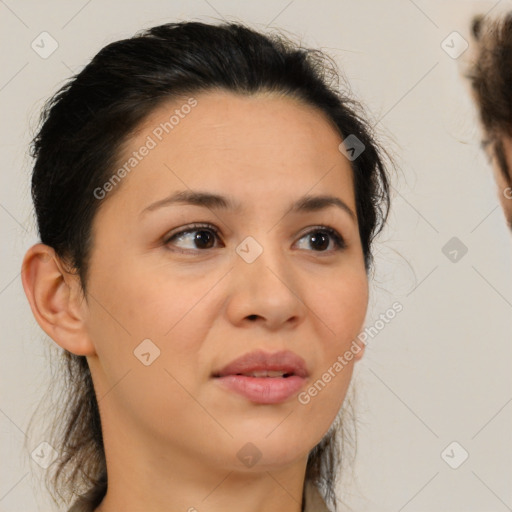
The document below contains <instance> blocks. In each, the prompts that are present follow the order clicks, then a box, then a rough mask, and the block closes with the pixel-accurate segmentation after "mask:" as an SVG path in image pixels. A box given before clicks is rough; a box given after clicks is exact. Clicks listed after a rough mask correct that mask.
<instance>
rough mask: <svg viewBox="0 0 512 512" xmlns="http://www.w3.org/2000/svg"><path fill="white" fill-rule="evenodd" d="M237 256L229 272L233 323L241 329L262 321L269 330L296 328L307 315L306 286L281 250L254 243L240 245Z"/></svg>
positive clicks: (230, 307) (230, 306)
mask: <svg viewBox="0 0 512 512" xmlns="http://www.w3.org/2000/svg"><path fill="white" fill-rule="evenodd" d="M256 244H258V245H256ZM258 246H259V247H258ZM237 253H238V257H237V259H236V260H235V261H236V263H235V266H234V268H233V270H232V271H231V272H230V275H231V286H230V288H231V300H230V302H229V304H228V315H229V316H230V318H231V321H232V322H233V323H235V324H239V325H240V324H242V323H244V322H245V323H247V322H256V321H259V322H260V323H262V324H264V325H265V327H266V328H267V329H270V330H276V329H280V328H283V327H286V326H289V327H291V326H294V327H296V326H297V325H298V324H299V323H300V322H301V321H302V320H303V319H304V317H305V314H306V312H307V308H306V306H305V304H304V302H303V301H304V298H303V291H304V290H303V287H304V284H305V283H301V282H300V279H299V277H298V276H297V275H296V274H295V273H294V271H293V268H291V266H290V265H289V263H288V262H287V261H286V257H285V255H284V254H282V249H281V252H280V249H278V248H277V247H276V248H274V247H271V244H270V242H269V243H266V244H265V245H264V244H259V243H258V242H256V241H255V240H254V239H253V240H249V241H247V242H246V244H245V245H244V243H242V244H240V246H239V247H238V248H237ZM246 256H248V257H246Z"/></svg>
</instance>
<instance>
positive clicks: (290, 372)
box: [212, 350, 308, 379]
mask: <svg viewBox="0 0 512 512" xmlns="http://www.w3.org/2000/svg"><path fill="white" fill-rule="evenodd" d="M229 375H245V376H248V377H254V378H267V379H271V378H279V377H282V378H285V379H286V378H289V377H293V376H296V377H302V378H306V377H308V371H307V368H306V363H305V361H304V359H302V357H300V356H298V355H297V354H295V353H294V352H291V351H289V350H284V351H279V352H274V353H268V352H265V351H263V350H257V351H255V352H250V353H247V354H244V355H243V356H241V357H239V358H237V359H235V360H233V361H231V363H229V364H228V365H226V366H225V367H224V368H222V369H221V370H218V371H215V372H214V373H213V375H212V376H213V377H215V378H219V377H226V376H229Z"/></svg>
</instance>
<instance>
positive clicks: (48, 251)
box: [21, 243, 96, 356]
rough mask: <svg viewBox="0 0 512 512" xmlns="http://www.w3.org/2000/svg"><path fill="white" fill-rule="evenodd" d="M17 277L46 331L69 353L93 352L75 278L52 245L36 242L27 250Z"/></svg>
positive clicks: (88, 353)
mask: <svg viewBox="0 0 512 512" xmlns="http://www.w3.org/2000/svg"><path fill="white" fill-rule="evenodd" d="M21 280H22V283H23V288H24V290H25V294H26V296H27V298H28V301H29V303H30V307H31V309H32V313H33V315H34V317H35V319H36V320H37V323H38V324H39V325H40V326H41V328H42V329H43V330H44V331H45V332H46V334H48V336H50V338H52V339H53V340H54V341H55V342H56V343H57V344H58V345H59V346H61V347H62V348H64V349H65V350H68V351H69V352H72V353H73V354H76V355H84V356H89V355H95V354H96V351H95V349H94V345H93V344H92V342H91V340H90V339H89V336H88V334H87V330H86V326H85V323H84V319H85V313H86V311H87V303H86V302H85V301H84V299H83V296H82V294H81V289H80V282H79V278H78V276H75V275H73V274H71V273H69V272H67V271H66V270H65V268H64V265H63V264H62V262H61V260H60V258H59V256H58V255H57V254H56V253H55V251H54V249H53V248H52V247H50V246H48V245H45V244H41V243H39V244H35V245H34V246H32V247H31V248H30V249H29V250H28V251H27V253H26V254H25V257H24V259H23V264H22V267H21Z"/></svg>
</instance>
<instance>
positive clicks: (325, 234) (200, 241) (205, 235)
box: [164, 224, 346, 253]
mask: <svg viewBox="0 0 512 512" xmlns="http://www.w3.org/2000/svg"><path fill="white" fill-rule="evenodd" d="M194 233H195V236H188V235H191V234H194ZM306 237H311V238H310V241H311V244H312V246H313V247H316V248H317V249H320V250H316V251H313V252H331V251H338V250H342V249H344V248H345V247H346V244H345V241H344V239H343V237H342V236H341V235H340V234H339V233H338V232H337V231H336V230H335V229H333V228H330V227H328V226H317V227H315V228H313V229H311V230H309V231H308V232H307V233H305V234H304V235H303V236H302V237H301V238H300V239H299V241H300V240H302V239H303V238H306ZM187 238H188V239H189V241H190V243H191V244H196V247H185V250H178V252H183V253H187V252H188V251H194V250H195V249H212V242H214V239H215V238H217V239H219V231H218V229H217V228H215V227H214V226H212V225H211V224H205V225H193V226H189V228H188V229H185V230H183V231H179V232H178V233H175V234H171V235H170V236H168V237H167V238H166V239H165V240H164V244H165V245H169V244H171V242H173V243H172V244H171V245H174V246H175V245H176V242H179V241H181V240H186V239H187ZM329 238H330V239H331V240H329ZM330 241H332V242H333V244H334V249H330V250H329V249H327V250H326V248H327V247H328V246H329V243H330Z"/></svg>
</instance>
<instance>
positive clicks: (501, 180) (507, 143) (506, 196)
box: [490, 136, 512, 231]
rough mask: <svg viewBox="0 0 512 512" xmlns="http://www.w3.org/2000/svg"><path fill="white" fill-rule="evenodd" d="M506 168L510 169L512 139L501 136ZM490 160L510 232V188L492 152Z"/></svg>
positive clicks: (511, 165) (511, 192)
mask: <svg viewBox="0 0 512 512" xmlns="http://www.w3.org/2000/svg"><path fill="white" fill-rule="evenodd" d="M501 141H502V144H503V149H504V152H505V158H506V160H507V166H508V168H509V169H512V138H510V137H507V136H503V137H502V139H501ZM490 160H491V164H492V169H493V174H494V179H495V180H496V186H497V193H498V198H499V201H500V204H501V207H502V209H503V212H504V214H505V219H506V221H507V225H508V227H509V229H510V230H511V231H512V186H511V184H510V183H508V182H507V180H506V179H505V176H503V171H502V170H501V168H500V164H499V161H498V159H497V158H496V155H495V153H494V152H492V151H490Z"/></svg>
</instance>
